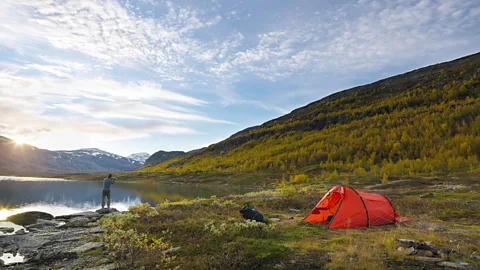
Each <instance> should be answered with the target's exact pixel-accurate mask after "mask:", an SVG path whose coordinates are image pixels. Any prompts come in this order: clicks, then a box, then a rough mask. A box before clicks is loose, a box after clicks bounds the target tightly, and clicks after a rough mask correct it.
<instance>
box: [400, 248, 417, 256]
mask: <svg viewBox="0 0 480 270" xmlns="http://www.w3.org/2000/svg"><path fill="white" fill-rule="evenodd" d="M397 251H399V252H401V253H403V254H405V255H413V254H414V253H415V248H414V247H409V248H404V247H398V248H397Z"/></svg>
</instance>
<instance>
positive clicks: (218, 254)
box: [89, 173, 480, 269]
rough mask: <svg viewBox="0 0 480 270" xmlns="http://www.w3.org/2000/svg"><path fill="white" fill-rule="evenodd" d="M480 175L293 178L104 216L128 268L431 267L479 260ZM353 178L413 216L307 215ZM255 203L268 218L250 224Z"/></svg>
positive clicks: (111, 243) (111, 244) (114, 256)
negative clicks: (352, 220)
mask: <svg viewBox="0 0 480 270" xmlns="http://www.w3.org/2000/svg"><path fill="white" fill-rule="evenodd" d="M477 177H478V175H476V174H473V173H469V174H463V175H457V176H453V177H452V176H442V177H415V178H410V179H408V180H405V179H404V180H398V179H396V178H394V179H392V180H391V181H390V182H388V183H386V184H381V182H382V181H383V180H382V178H381V177H377V178H375V179H367V178H366V177H365V178H363V180H365V182H364V181H362V178H360V180H359V178H358V177H355V176H345V175H339V176H338V177H337V178H336V179H324V181H323V182H321V183H313V184H312V183H305V181H303V180H302V181H296V180H298V177H293V181H288V180H287V181H285V182H282V183H279V184H278V187H277V188H276V189H269V190H259V191H252V192H250V193H247V194H243V195H230V196H226V197H222V198H217V197H211V198H197V199H191V200H180V201H164V202H161V203H158V204H157V205H156V206H150V205H148V204H142V205H138V206H135V207H132V208H130V211H129V212H128V213H124V214H120V215H118V214H117V215H110V216H106V217H105V218H103V219H102V220H101V224H102V225H104V226H106V227H107V231H106V233H105V234H104V236H103V240H104V241H105V242H106V243H107V247H108V248H109V249H110V250H111V251H113V252H109V253H108V254H109V256H110V259H111V260H112V261H115V262H118V265H119V266H120V267H123V268H124V269H140V268H142V267H145V268H146V269H154V268H155V267H157V268H161V269H164V268H169V269H175V268H182V269H211V268H214V269H250V268H262V269H308V268H327V269H384V268H397V267H414V268H416V267H427V268H428V267H438V263H439V262H438V261H447V262H455V263H459V262H465V263H468V264H469V266H470V267H480V261H479V259H480V257H479V256H478V253H479V252H480V246H479V245H478V244H479V243H480V227H479V226H478V224H479V223H480V211H478V209H479V208H480V195H479V194H480V193H479V192H478V191H480V185H479V184H478V181H477V180H476V179H477ZM300 178H301V177H300ZM346 179H348V181H349V182H350V183H351V185H352V186H354V187H356V188H358V189H362V190H369V191H372V192H377V193H380V194H383V195H385V196H387V197H388V198H389V199H391V201H392V203H393V206H394V208H395V210H396V211H397V212H398V213H400V214H401V215H403V216H406V217H408V218H410V219H411V222H409V223H402V224H398V225H391V226H380V227H370V228H367V229H350V230H327V229H326V228H325V227H324V226H321V225H318V224H309V223H306V222H304V221H302V219H303V217H304V216H305V215H306V214H307V213H308V212H309V211H310V210H311V209H312V208H313V207H314V205H315V204H316V203H317V202H318V201H319V200H320V198H321V197H322V196H323V194H324V193H325V192H326V191H327V190H328V189H329V188H330V187H331V186H333V185H336V184H342V183H344V182H345V181H347V180H346ZM367 180H368V181H367ZM365 183H368V186H366V185H365ZM372 183H377V184H376V185H373V186H372V185H371V184H372ZM430 193H432V194H433V195H428V196H423V195H425V194H430ZM246 203H249V204H252V205H254V206H255V207H256V208H257V209H258V210H260V211H261V212H262V213H263V214H264V215H265V217H266V219H268V220H269V223H268V224H263V223H257V222H245V220H244V219H243V218H242V216H241V214H240V213H239V212H238V210H239V209H240V208H241V207H242V206H243V205H244V204H246ZM398 239H412V240H415V241H418V242H422V241H424V242H430V245H432V246H433V247H434V248H435V250H436V251H434V252H431V251H425V250H416V251H415V252H412V251H409V249H408V248H407V247H402V245H401V243H399V242H398ZM98 252H100V251H98ZM437 252H438V253H437ZM102 254H103V253H99V256H102ZM89 255H91V254H89ZM425 257H427V259H425ZM428 258H430V259H432V261H429V259H428Z"/></svg>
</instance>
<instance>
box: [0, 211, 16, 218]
mask: <svg viewBox="0 0 480 270" xmlns="http://www.w3.org/2000/svg"><path fill="white" fill-rule="evenodd" d="M12 214H13V213H12V211H10V210H7V209H0V221H1V220H6V219H7V217H8V216H11V215H12Z"/></svg>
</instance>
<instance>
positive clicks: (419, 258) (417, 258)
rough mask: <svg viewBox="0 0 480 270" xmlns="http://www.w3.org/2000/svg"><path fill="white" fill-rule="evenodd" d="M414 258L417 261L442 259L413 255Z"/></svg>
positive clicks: (439, 260)
mask: <svg viewBox="0 0 480 270" xmlns="http://www.w3.org/2000/svg"><path fill="white" fill-rule="evenodd" d="M415 260H416V261H419V262H441V261H442V259H440V258H432V257H422V256H419V257H415Z"/></svg>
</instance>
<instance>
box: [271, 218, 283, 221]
mask: <svg viewBox="0 0 480 270" xmlns="http://www.w3.org/2000/svg"><path fill="white" fill-rule="evenodd" d="M270 220H271V221H275V222H281V221H282V220H281V219H279V218H270Z"/></svg>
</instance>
